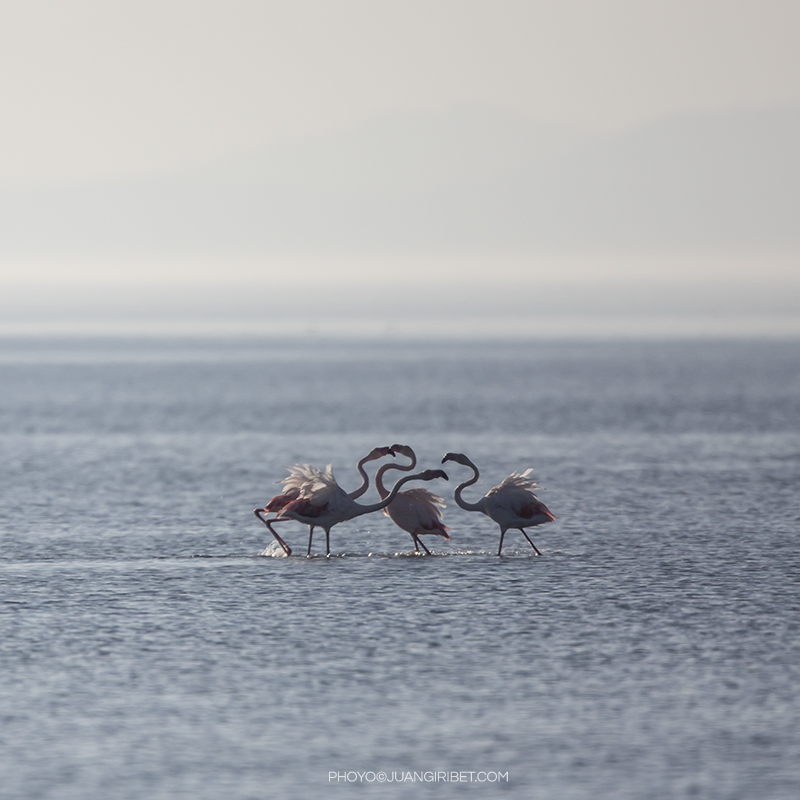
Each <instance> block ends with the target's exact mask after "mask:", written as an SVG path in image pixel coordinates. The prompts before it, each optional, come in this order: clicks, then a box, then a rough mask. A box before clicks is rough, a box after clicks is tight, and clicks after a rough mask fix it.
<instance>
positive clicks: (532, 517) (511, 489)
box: [442, 453, 556, 556]
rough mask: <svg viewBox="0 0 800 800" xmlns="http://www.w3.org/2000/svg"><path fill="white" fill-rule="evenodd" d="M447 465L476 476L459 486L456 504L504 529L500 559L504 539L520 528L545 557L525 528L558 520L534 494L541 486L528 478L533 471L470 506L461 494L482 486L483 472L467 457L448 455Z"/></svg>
mask: <svg viewBox="0 0 800 800" xmlns="http://www.w3.org/2000/svg"><path fill="white" fill-rule="evenodd" d="M447 461H455V462H456V463H457V464H463V465H464V466H465V467H469V468H470V469H471V470H472V471H473V472H474V473H475V474H474V475H473V476H472V478H470V479H469V480H468V481H465V482H464V483H462V484H460V485H459V486H456V489H455V494H454V497H455V501H456V503H458V505H459V506H461V508H463V509H465V510H467V511H480V512H481V513H482V514H486V516H487V517H489V518H490V519H493V520H494V521H495V522H496V523H497V524H498V525H499V526H500V547H499V548H498V550H497V555H498V556H499V555H500V554H501V553H502V552H503V537H505V535H506V531H507V530H508V529H509V528H518V529H519V530H521V531H522V535H523V536H524V537H525V538H526V539H527V540H528V543H529V544H530V546H531V547H532V548H533V551H534V552H535V553H536V555H537V556H540V555H541V553H540V552H539V550H537V548H536V545H535V544H534V543H533V542H532V541H531V538H530V536H528V534H527V533H526V532H525V528H529V527H531V526H533V525H543V524H544V523H545V522H554V521H555V519H556V518H555V517H554V516H553V514H551V513H550V511H549V509H548V508H547V506H545V504H544V503H542V501H541V500H539V498H538V497H537V496H536V495H535V494H534V492H533V490H534V489H538V488H539V485H538V484H537V483H536V481H534V480H533V479H532V478H529V477H528V474H529V473H530V472H531V470H529V469H527V470H525V472H523V473H519V472H512V473H511V475H509V476H508V477H507V478H505V479H504V480H503V481H502V482H501V483H499V484H498V485H497V486H495V487H494V488H493V489H489V491H488V492H487V493H486V494H485V495H484V496H483V497H482V498H481V499H480V500H478V502H477V503H468V502H467V501H466V500H464V499H463V498H462V497H461V492H462V491H463V490H464V489H466V488H467V486H472V485H473V484H474V483H477V482H478V478H480V472H478V468H477V467H476V466H475V465H474V464H473V463H472V462H471V461H470V460H469V459H468V458H467V457H466V456H465V455H464V454H463V453H448V454H447V455H446V456H445V457H444V458H443V459H442V464H444V463H445V462H447Z"/></svg>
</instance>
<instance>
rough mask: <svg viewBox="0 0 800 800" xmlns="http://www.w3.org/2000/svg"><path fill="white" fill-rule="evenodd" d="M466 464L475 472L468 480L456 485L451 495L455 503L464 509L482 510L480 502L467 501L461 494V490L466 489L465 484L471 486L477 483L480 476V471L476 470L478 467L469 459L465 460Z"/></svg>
mask: <svg viewBox="0 0 800 800" xmlns="http://www.w3.org/2000/svg"><path fill="white" fill-rule="evenodd" d="M467 464H468V466H469V467H470V468H471V469H472V471H473V472H474V473H475V474H474V475H473V476H472V477H471V478H470V479H469V480H468V481H464V483H460V484H459V485H458V486H456V490H455V492H454V493H453V497H454V498H455V501H456V503H457V504H458V505H459V506H461V508H463V509H464V510H465V511H482V510H483V509H482V508H481V504H480V503H468V502H467V501H466V500H465V499H464V498H463V497H462V496H461V492H462V491H463V490H464V489H466V488H467V486H472V485H473V484H475V483H477V482H478V478H480V476H481V474H480V472H478V468H477V467H476V466H475V465H474V464H473V463H472V462H471V461H467Z"/></svg>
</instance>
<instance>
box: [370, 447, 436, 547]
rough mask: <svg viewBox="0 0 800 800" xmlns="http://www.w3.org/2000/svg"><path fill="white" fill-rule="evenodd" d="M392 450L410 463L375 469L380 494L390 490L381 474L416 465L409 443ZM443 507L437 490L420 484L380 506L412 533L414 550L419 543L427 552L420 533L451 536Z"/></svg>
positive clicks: (405, 470)
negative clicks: (384, 506)
mask: <svg viewBox="0 0 800 800" xmlns="http://www.w3.org/2000/svg"><path fill="white" fill-rule="evenodd" d="M392 450H393V451H394V452H395V453H399V454H400V455H404V456H406V457H407V458H409V459H411V461H410V463H409V464H404V465H400V464H384V465H383V466H382V467H381V468H380V469H379V470H378V474H377V475H376V476H375V487H376V488H377V490H378V494H379V495H380V496H381V498H384V497H386V496H387V495H388V494H389V490H388V489H387V488H386V487H385V486H384V485H383V476H384V475H385V474H386V473H387V472H388V471H389V470H392V469H395V470H400V471H401V472H410V471H411V470H412V469H414V467H415V466H416V465H417V456H416V453H414V451H413V450H412V449H411V448H410V447H409V446H408V445H404V444H393V445H392ZM444 507H445V503H444V500H443V499H442V498H441V497H439V495H438V494H434V493H433V492H430V491H428V490H427V489H425V488H423V487H414V488H413V489H404V490H403V491H402V492H398V494H397V496H396V497H395V498H394V500H392V502H391V503H390V504H389V505H388V506H386V508H384V509H383V513H384V514H386V516H387V517H389V519H391V520H392V522H394V524H395V525H397V527H398V528H402V529H403V530H404V531H406V532H407V533H409V534H410V535H411V538H412V539H413V540H414V549H415V550H416V551H417V552H419V548H420V547H422V549H423V550H424V551H425V552H426V553H427V554H428V555H430V554H431V551H430V550H428V548H427V547H426V546H425V544H424V542H423V541H422V540H421V539H420V538H419V537H420V536H421V535H429V534H433V535H436V536H442V537H444V538H445V539H448V540H449V539H450V534H448V532H447V530H448V529H447V526H446V525H445V524H444V519H443V518H442V511H441V509H443V508H444Z"/></svg>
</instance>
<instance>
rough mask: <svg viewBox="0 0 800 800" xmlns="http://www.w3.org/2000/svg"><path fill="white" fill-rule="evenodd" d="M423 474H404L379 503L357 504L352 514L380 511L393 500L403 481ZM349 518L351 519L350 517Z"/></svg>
mask: <svg viewBox="0 0 800 800" xmlns="http://www.w3.org/2000/svg"><path fill="white" fill-rule="evenodd" d="M423 474H424V473H421V472H418V473H417V474H416V475H406V476H405V477H404V478H400V480H399V481H397V483H396V484H395V485H394V486H392V491H391V492H389V494H388V495H387V496H386V497H384V498H383V499H382V500H381V501H380V502H379V503H372V504H371V505H368V506H358V513H357V514H355V515H354V516H356V517H360V516H361V515H362V514H371V513H372V512H373V511H380V510H381V509H382V508H386V506H388V505H389V503H391V502H392V500H394V498H395V495H396V494H397V493H398V492H399V491H400V487H401V486H402V485H403V484H404V483H408V482H409V481H414V480H418V479H419V477H420V475H423ZM356 505H358V504H356ZM350 519H352V517H351V518H350Z"/></svg>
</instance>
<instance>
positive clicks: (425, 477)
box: [417, 469, 450, 481]
mask: <svg viewBox="0 0 800 800" xmlns="http://www.w3.org/2000/svg"><path fill="white" fill-rule="evenodd" d="M437 478H444V479H445V480H446V481H449V480H450V478H448V477H447V473H446V472H445V471H444V470H443V469H426V470H425V471H424V472H420V474H419V477H418V478H417V480H420V481H435V480H436V479H437Z"/></svg>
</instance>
